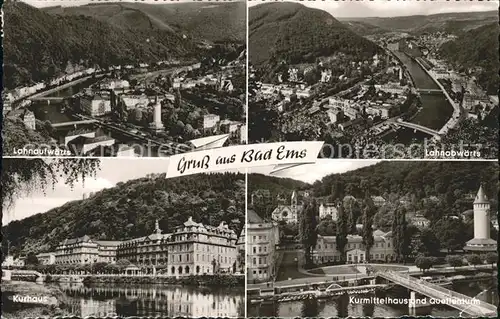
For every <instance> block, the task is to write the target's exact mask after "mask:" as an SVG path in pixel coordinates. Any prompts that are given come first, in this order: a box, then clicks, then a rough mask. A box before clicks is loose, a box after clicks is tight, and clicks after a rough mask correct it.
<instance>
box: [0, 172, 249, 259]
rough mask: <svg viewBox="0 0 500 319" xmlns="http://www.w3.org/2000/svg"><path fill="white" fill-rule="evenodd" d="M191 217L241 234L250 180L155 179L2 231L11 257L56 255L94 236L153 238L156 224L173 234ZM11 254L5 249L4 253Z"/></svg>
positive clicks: (207, 177)
mask: <svg viewBox="0 0 500 319" xmlns="http://www.w3.org/2000/svg"><path fill="white" fill-rule="evenodd" d="M189 216H192V217H193V219H194V220H195V221H196V222H202V223H204V224H209V225H214V226H218V225H219V223H220V222H221V221H225V222H226V223H227V224H228V225H229V227H230V228H231V229H233V230H234V231H235V232H236V233H237V235H239V234H240V232H241V230H242V229H243V227H244V223H245V177H244V175H242V174H229V173H226V174H207V175H205V174H199V175H193V176H184V177H181V178H173V179H166V178H165V177H164V176H157V175H152V176H150V177H145V178H141V179H137V180H131V181H128V182H125V183H118V184H117V185H116V186H115V187H113V188H109V189H104V190H102V191H100V192H97V193H95V194H93V195H91V196H90V197H89V198H87V199H83V200H77V201H72V202H69V203H66V204H65V205H63V206H61V207H57V208H54V209H51V210H50V211H48V212H46V213H42V214H37V215H34V216H31V217H29V218H26V219H23V220H20V221H14V222H11V223H9V224H8V225H7V226H4V227H2V233H3V235H4V238H3V240H2V245H3V246H2V249H5V248H6V247H5V245H4V244H5V243H7V240H8V241H10V248H11V250H10V251H11V254H16V253H18V252H19V251H20V250H21V249H22V250H23V252H29V251H34V252H39V251H50V250H52V249H54V248H55V247H56V246H57V245H58V244H59V243H60V242H61V241H62V240H64V239H66V238H75V237H80V236H83V235H89V236H90V237H91V238H93V239H96V240H98V239H100V240H125V239H131V238H136V237H142V236H146V235H150V234H152V233H153V231H154V224H155V220H156V219H158V220H159V226H160V228H161V229H162V231H163V233H169V232H172V231H173V229H174V228H175V227H176V226H179V225H181V224H183V223H184V222H185V221H186V220H187V219H188V218H189ZM4 251H5V250H4Z"/></svg>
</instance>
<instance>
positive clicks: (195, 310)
mask: <svg viewBox="0 0 500 319" xmlns="http://www.w3.org/2000/svg"><path fill="white" fill-rule="evenodd" d="M59 287H60V289H61V290H62V291H63V292H64V294H65V295H66V297H68V300H69V302H68V303H69V309H66V310H68V311H69V312H70V313H72V314H74V315H76V316H79V317H86V316H95V317H103V316H106V315H108V314H116V315H117V316H120V317H129V316H162V317H181V316H182V317H243V316H244V309H245V308H244V301H245V293H244V290H243V289H240V290H230V289H224V290H214V289H209V288H188V287H179V286H167V285H131V284H111V285H110V284H106V285H103V284H101V285H92V286H90V287H87V286H84V285H83V284H59Z"/></svg>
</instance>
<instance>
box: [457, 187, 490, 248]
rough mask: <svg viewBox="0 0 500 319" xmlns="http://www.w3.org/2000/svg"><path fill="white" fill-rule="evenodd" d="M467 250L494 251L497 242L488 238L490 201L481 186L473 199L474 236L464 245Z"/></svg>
mask: <svg viewBox="0 0 500 319" xmlns="http://www.w3.org/2000/svg"><path fill="white" fill-rule="evenodd" d="M464 249H465V250H469V251H496V250H497V242H496V241H495V240H493V239H491V238H490V202H489V200H488V197H486V193H485V192H484V189H483V186H482V185H481V186H480V187H479V190H478V192H477V195H476V198H475V199H474V238H473V239H471V240H469V241H468V242H467V244H466V246H465V247H464Z"/></svg>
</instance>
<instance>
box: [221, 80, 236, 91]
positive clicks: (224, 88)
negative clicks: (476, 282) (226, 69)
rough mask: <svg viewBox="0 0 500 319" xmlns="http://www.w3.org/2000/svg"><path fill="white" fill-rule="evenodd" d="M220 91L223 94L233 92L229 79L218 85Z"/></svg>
mask: <svg viewBox="0 0 500 319" xmlns="http://www.w3.org/2000/svg"><path fill="white" fill-rule="evenodd" d="M220 90H221V91H225V92H232V91H233V90H234V86H233V82H232V81H231V80H229V79H227V80H222V81H221V83H220Z"/></svg>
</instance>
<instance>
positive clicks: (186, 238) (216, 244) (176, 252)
mask: <svg viewBox="0 0 500 319" xmlns="http://www.w3.org/2000/svg"><path fill="white" fill-rule="evenodd" d="M236 242H237V236H236V233H235V232H234V231H233V230H231V229H229V227H228V226H227V225H226V224H225V223H224V222H221V223H220V225H219V226H217V227H215V226H208V225H203V224H202V223H197V222H195V221H193V218H192V217H189V218H188V220H187V221H186V222H185V223H184V224H183V225H181V226H179V227H177V228H176V229H175V231H174V232H173V233H172V234H171V235H170V237H169V238H168V239H167V246H168V267H167V269H168V274H169V275H170V276H176V277H179V276H190V275H213V274H217V273H234V272H235V270H236V266H237V258H238V250H237V247H236Z"/></svg>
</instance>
